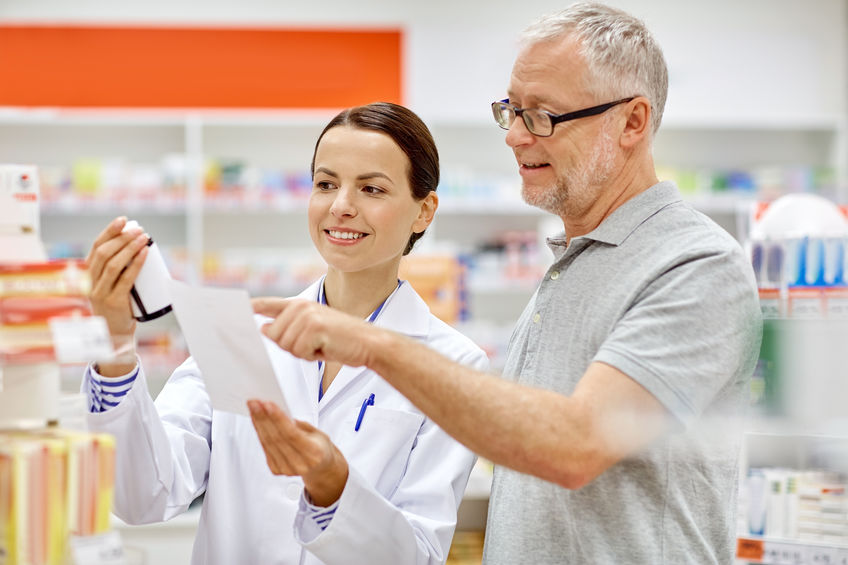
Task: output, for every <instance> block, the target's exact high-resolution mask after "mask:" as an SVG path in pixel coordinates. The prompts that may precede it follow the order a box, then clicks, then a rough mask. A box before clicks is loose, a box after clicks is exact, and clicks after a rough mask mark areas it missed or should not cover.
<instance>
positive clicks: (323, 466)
mask: <svg viewBox="0 0 848 565" xmlns="http://www.w3.org/2000/svg"><path fill="white" fill-rule="evenodd" d="M247 407H248V408H249V409H250V417H251V419H252V420H253V427H254V428H255V429H256V433H257V434H258V435H259V441H260V442H261V443H262V449H264V450H265V459H266V460H267V461H268V467H269V468H270V469H271V472H272V473H274V474H275V475H289V476H295V475H298V476H300V477H302V478H303V484H304V486H305V487H306V492H307V493H309V498H310V499H311V500H312V503H313V504H315V505H316V506H330V505H331V504H333V503H334V502H335V501H337V500H338V499H339V497H341V495H342V491H343V490H344V487H345V484H346V483H347V476H348V466H347V460H346V459H345V458H344V455H342V453H341V451H339V449H338V448H337V447H336V446H335V444H333V442H332V441H331V440H330V438H329V437H328V436H327V434H325V433H324V432H322V431H321V430H319V429H318V428H316V427H315V426H312V425H311V424H309V423H308V422H303V421H300V420H293V419H292V418H290V417H289V416H288V415H287V414H286V413H285V412H283V411H282V410H280V408H279V407H278V406H277V405H276V404H274V403H273V402H264V401H261V400H248V402H247Z"/></svg>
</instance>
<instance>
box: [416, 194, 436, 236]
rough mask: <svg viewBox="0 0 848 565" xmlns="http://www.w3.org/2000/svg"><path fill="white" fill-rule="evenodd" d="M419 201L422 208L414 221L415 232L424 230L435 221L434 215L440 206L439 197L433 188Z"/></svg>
mask: <svg viewBox="0 0 848 565" xmlns="http://www.w3.org/2000/svg"><path fill="white" fill-rule="evenodd" d="M418 203H419V204H420V205H421V209H420V210H419V212H418V217H417V218H416V219H415V222H413V223H412V231H413V232H414V233H421V232H423V231H424V230H426V229H427V226H429V225H430V224H431V223H432V222H433V216H435V215H436V209H437V208H438V207H439V197H438V196H437V195H436V192H435V191H433V190H431V191H430V192H428V193H427V196H425V197H424V199H423V200H419V201H418Z"/></svg>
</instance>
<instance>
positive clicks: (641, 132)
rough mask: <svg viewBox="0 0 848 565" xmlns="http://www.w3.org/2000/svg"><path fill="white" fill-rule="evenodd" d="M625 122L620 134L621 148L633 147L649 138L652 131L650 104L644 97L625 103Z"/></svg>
mask: <svg viewBox="0 0 848 565" xmlns="http://www.w3.org/2000/svg"><path fill="white" fill-rule="evenodd" d="M626 108H627V112H628V113H627V121H626V122H625V124H624V129H623V130H622V132H621V146H622V147H625V148H629V147H633V146H635V145H637V144H638V143H639V142H640V141H642V140H643V139H645V138H646V137H649V136H650V134H651V132H652V131H653V124H652V119H651V117H652V111H651V103H650V102H649V101H648V99H647V98H645V97H644V96H637V97H636V98H634V99H633V100H631V101H630V102H628V103H627V105H626Z"/></svg>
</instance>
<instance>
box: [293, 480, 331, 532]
mask: <svg viewBox="0 0 848 565" xmlns="http://www.w3.org/2000/svg"><path fill="white" fill-rule="evenodd" d="M301 502H302V503H303V507H304V509H305V510H306V512H305V514H306V518H307V519H308V520H310V521H312V523H313V524H315V525H316V526H318V528H319V529H320V530H321V531H322V532H323V531H324V530H326V529H327V526H329V525H330V522H331V521H332V520H333V516H334V515H335V513H336V509H338V507H339V501H338V500H337V501H335V502H334V503H333V504H331V505H330V506H315V505H314V504H312V501H311V500H309V495H307V494H306V491H305V490H304V491H303V496H302V497H301Z"/></svg>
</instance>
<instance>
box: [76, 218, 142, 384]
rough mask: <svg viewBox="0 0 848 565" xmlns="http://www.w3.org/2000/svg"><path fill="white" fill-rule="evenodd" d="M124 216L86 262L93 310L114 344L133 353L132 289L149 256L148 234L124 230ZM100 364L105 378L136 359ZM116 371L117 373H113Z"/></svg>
mask: <svg viewBox="0 0 848 565" xmlns="http://www.w3.org/2000/svg"><path fill="white" fill-rule="evenodd" d="M126 223H127V219H126V218H125V217H119V218H115V219H114V220H112V221H111V222H110V223H109V225H108V226H106V228H105V229H104V230H103V231H102V232H100V235H98V236H97V239H95V240H94V245H92V247H91V251H89V253H88V257H87V258H86V263H87V264H88V270H89V274H90V276H91V293H90V295H89V300H90V301H91V309H92V312H93V313H94V314H95V315H97V316H102V317H103V318H105V319H106V325H107V326H108V328H109V333H110V334H111V335H112V340H113V343H115V345H116V347H117V348H120V349H121V350H122V352H123V351H124V348H125V347H127V346H128V347H129V351H127V353H130V354H132V353H133V352H134V335H135V327H136V322H135V318H133V315H132V308H131V307H130V290H131V289H132V286H133V284H134V283H135V279H136V277H137V276H138V273H139V271H140V270H141V266H142V265H143V264H144V259H145V258H146V257H147V240H148V237H147V236H146V235H145V234H144V232H143V230H142V229H141V228H139V227H135V228H130V229H128V230H127V231H126V232H124V231H123V229H124V226H125V225H126ZM121 358H122V359H124V360H125V361H126V362H113V363H100V364H99V367H98V369H99V372H100V374H102V375H103V376H105V377H111V376H120V375H124V374H126V373H128V372H130V371H132V369H133V368H134V367H135V360H134V359H133V360H132V362H131V363H130V362H129V360H128V359H125V356H124V355H121ZM111 373H114V374H111Z"/></svg>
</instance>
